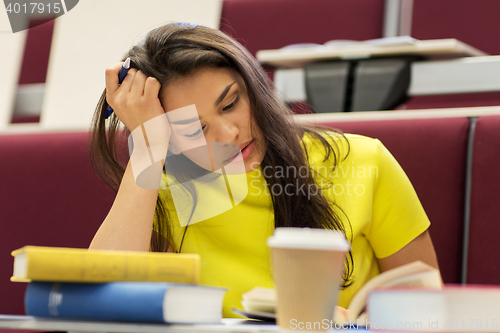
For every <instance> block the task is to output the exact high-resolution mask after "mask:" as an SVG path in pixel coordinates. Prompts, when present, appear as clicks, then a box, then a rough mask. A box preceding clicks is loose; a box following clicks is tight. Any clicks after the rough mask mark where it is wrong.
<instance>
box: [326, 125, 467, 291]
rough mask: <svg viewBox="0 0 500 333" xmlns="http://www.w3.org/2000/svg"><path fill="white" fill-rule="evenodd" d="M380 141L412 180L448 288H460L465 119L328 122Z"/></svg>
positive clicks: (465, 139)
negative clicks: (450, 285)
mask: <svg viewBox="0 0 500 333" xmlns="http://www.w3.org/2000/svg"><path fill="white" fill-rule="evenodd" d="M322 125H325V126H329V127H334V128H338V129H340V130H342V131H344V132H345V133H355V134H362V135H366V136H369V137H373V138H378V139H380V140H381V141H382V143H383V144H384V145H385V146H386V147H387V148H388V149H389V151H390V152H391V153H392V154H393V155H394V157H395V158H396V159H397V160H398V162H399V163H400V165H401V166H402V168H403V169H404V170H405V172H406V174H407V175H408V177H409V178H410V181H411V182H412V184H413V186H414V187H415V190H416V192H417V194H418V196H419V198H420V201H421V202H422V205H423V207H424V209H425V211H426V213H427V215H428V217H429V219H430V221H431V223H432V224H431V227H430V233H431V236H432V240H433V242H434V247H435V249H436V253H437V256H438V260H439V265H440V268H441V273H442V276H443V280H444V282H445V283H459V282H460V275H461V266H462V264H461V261H462V237H463V220H464V193H465V168H466V151H467V137H468V130H469V120H468V119H467V118H448V119H412V120H388V121H371V122H338V123H331V122H325V123H322Z"/></svg>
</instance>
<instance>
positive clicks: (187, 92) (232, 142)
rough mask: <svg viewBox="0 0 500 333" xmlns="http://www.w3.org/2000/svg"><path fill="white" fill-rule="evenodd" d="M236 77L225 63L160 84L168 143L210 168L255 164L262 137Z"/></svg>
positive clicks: (259, 158)
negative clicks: (221, 66)
mask: <svg viewBox="0 0 500 333" xmlns="http://www.w3.org/2000/svg"><path fill="white" fill-rule="evenodd" d="M240 83H241V85H243V84H244V83H243V80H242V78H241V76H239V75H238V74H236V73H235V72H234V71H231V70H229V69H228V68H202V69H200V70H197V71H196V72H194V73H193V74H191V75H189V76H186V77H183V78H180V79H177V80H175V81H173V82H171V83H170V84H169V85H168V86H166V87H163V88H162V92H161V94H160V101H161V103H162V105H163V108H164V109H165V111H166V112H167V117H168V119H169V121H170V124H171V127H172V135H171V137H170V148H169V149H170V150H171V151H173V152H174V153H182V154H184V155H185V156H186V157H188V158H189V159H190V160H192V161H193V162H195V163H196V164H198V165H200V166H201V167H203V168H205V169H209V170H210V169H212V170H213V169H215V170H217V169H219V167H220V166H221V165H222V166H224V165H228V164H233V165H234V164H238V165H239V166H240V167H241V168H240V170H243V166H244V172H250V171H252V170H254V169H255V168H257V167H258V166H259V165H260V163H261V162H262V160H263V158H264V153H265V148H264V138H263V135H262V132H261V131H260V129H259V128H258V126H257V125H256V124H255V122H254V120H253V118H252V115H251V112H250V103H249V100H248V95H247V93H246V90H245V87H244V86H241V85H240ZM213 142H217V143H219V144H210V143H213ZM207 145H208V147H209V148H210V149H207ZM240 150H241V153H240V154H238V153H239V152H240ZM209 155H210V157H209ZM207 163H208V165H207ZM214 165H215V167H214Z"/></svg>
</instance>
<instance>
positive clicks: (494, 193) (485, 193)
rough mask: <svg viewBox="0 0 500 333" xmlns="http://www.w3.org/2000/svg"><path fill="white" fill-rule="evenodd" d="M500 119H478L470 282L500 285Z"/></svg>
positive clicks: (472, 198) (468, 273)
mask: <svg viewBox="0 0 500 333" xmlns="http://www.w3.org/2000/svg"><path fill="white" fill-rule="evenodd" d="M499 225H500V116H488V117H479V118H478V120H477V123H476V130H475V135H474V153H473V163H472V191H471V217H470V232H469V256H468V264H467V282H468V283H481V284H500V259H499V257H498V255H499V254H500V242H499V241H498V234H499V231H500V228H499Z"/></svg>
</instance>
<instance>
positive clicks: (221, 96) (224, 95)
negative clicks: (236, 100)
mask: <svg viewBox="0 0 500 333" xmlns="http://www.w3.org/2000/svg"><path fill="white" fill-rule="evenodd" d="M235 83H236V81H235V82H233V83H230V84H229V85H228V86H227V87H226V89H224V91H223V92H222V94H220V96H219V98H217V100H216V101H215V106H217V105H219V104H220V102H222V100H223V99H224V98H225V97H226V95H227V93H228V92H229V89H231V87H232V86H233V84H235Z"/></svg>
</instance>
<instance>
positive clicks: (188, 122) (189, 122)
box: [170, 81, 236, 125]
mask: <svg viewBox="0 0 500 333" xmlns="http://www.w3.org/2000/svg"><path fill="white" fill-rule="evenodd" d="M235 83H236V81H235V82H232V83H230V84H228V85H227V87H226V88H225V89H224V91H222V93H221V94H220V96H219V98H217V100H216V101H215V106H218V105H219V104H220V102H222V100H223V99H224V98H225V97H226V95H227V93H228V92H229V89H231V87H232V86H233V84H235ZM201 119H202V117H199V118H191V119H182V120H177V121H172V122H170V123H171V124H173V125H187V124H191V123H194V122H195V121H198V120H199V121H201Z"/></svg>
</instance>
